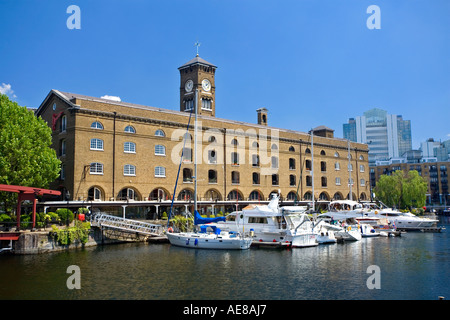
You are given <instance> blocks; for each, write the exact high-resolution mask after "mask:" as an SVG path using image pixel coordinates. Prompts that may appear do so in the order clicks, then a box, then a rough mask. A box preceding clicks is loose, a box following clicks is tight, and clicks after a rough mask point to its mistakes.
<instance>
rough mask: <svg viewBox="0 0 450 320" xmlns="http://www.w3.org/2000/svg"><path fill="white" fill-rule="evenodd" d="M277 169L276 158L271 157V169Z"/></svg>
mask: <svg viewBox="0 0 450 320" xmlns="http://www.w3.org/2000/svg"><path fill="white" fill-rule="evenodd" d="M277 168H278V157H272V169H277Z"/></svg>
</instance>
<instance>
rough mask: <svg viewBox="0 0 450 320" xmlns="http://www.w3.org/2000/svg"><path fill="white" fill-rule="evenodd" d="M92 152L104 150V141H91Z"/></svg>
mask: <svg viewBox="0 0 450 320" xmlns="http://www.w3.org/2000/svg"><path fill="white" fill-rule="evenodd" d="M91 150H103V140H101V139H95V138H94V139H91Z"/></svg>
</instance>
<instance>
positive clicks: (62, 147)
mask: <svg viewBox="0 0 450 320" xmlns="http://www.w3.org/2000/svg"><path fill="white" fill-rule="evenodd" d="M59 155H60V156H65V155H66V140H61V145H60V150H59Z"/></svg>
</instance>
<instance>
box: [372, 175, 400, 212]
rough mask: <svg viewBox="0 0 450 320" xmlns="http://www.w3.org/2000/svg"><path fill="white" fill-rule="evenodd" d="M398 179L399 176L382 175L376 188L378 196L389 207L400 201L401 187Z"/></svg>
mask: <svg viewBox="0 0 450 320" xmlns="http://www.w3.org/2000/svg"><path fill="white" fill-rule="evenodd" d="M397 180H398V177H395V176H388V175H382V176H380V179H379V180H378V181H377V185H376V186H375V189H374V191H375V195H376V197H377V198H378V199H379V200H380V201H382V202H383V203H384V204H386V205H387V206H389V207H394V206H397V205H398V204H399V203H400V198H401V188H400V185H399V184H398V181H397Z"/></svg>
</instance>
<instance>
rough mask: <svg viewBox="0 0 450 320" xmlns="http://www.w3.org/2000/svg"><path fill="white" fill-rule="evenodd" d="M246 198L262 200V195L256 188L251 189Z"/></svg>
mask: <svg viewBox="0 0 450 320" xmlns="http://www.w3.org/2000/svg"><path fill="white" fill-rule="evenodd" d="M248 200H253V201H255V200H264V197H263V195H262V194H261V192H259V191H258V190H253V191H252V192H251V193H250V195H249V196H248Z"/></svg>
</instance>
